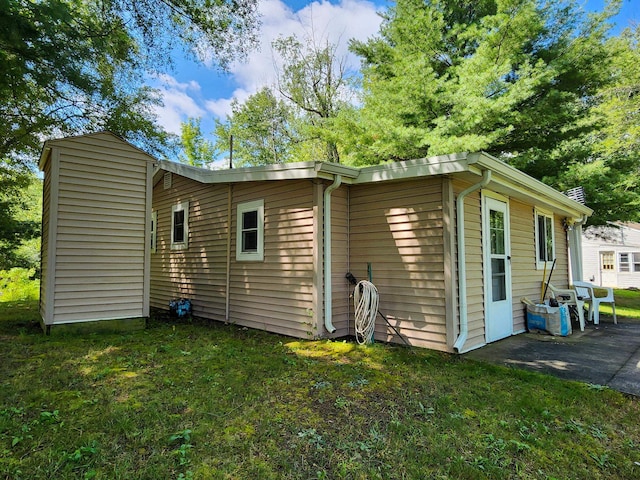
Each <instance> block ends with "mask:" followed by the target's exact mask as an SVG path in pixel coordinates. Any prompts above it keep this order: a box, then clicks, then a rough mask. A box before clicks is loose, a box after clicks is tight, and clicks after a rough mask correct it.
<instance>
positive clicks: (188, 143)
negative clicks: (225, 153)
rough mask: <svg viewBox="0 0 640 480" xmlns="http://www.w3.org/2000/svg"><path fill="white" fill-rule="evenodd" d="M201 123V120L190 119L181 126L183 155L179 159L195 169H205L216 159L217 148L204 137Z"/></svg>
mask: <svg viewBox="0 0 640 480" xmlns="http://www.w3.org/2000/svg"><path fill="white" fill-rule="evenodd" d="M200 122H201V119H200V118H189V119H187V121H186V122H182V123H181V125H180V131H181V135H180V140H181V143H182V151H183V153H182V154H181V155H179V157H178V159H179V160H180V162H182V163H186V164H188V165H193V166H195V167H205V166H207V165H208V164H210V163H211V162H213V160H214V158H215V147H214V146H213V144H212V143H211V142H210V141H208V140H205V138H204V137H203V135H202V129H201V128H200Z"/></svg>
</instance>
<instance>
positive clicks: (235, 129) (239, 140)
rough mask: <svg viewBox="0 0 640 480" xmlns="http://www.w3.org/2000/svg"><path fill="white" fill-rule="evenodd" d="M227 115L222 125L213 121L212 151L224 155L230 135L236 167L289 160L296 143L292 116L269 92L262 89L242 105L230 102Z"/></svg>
mask: <svg viewBox="0 0 640 480" xmlns="http://www.w3.org/2000/svg"><path fill="white" fill-rule="evenodd" d="M231 112H232V113H231V115H230V116H227V118H226V121H224V122H221V121H216V128H215V135H216V139H217V140H216V148H217V149H218V151H219V152H220V153H226V152H228V151H229V139H230V137H231V136H232V135H233V162H234V164H235V165H236V166H255V165H269V164H275V163H286V162H288V161H290V160H291V158H292V155H293V150H294V146H295V144H296V143H297V141H298V139H297V133H296V129H295V119H294V117H293V112H292V110H291V108H289V106H288V105H287V104H285V103H284V102H283V101H282V100H279V99H278V98H276V95H275V93H274V92H273V91H272V90H271V89H270V88H268V87H264V88H263V89H262V90H260V91H258V92H257V93H255V94H253V95H251V96H250V97H249V98H248V99H247V100H246V101H245V102H244V103H242V104H241V103H239V102H238V101H237V100H235V99H234V100H233V102H232V103H231Z"/></svg>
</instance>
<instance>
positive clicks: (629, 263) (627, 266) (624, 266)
mask: <svg viewBox="0 0 640 480" xmlns="http://www.w3.org/2000/svg"><path fill="white" fill-rule="evenodd" d="M618 265H619V267H620V271H621V272H640V252H633V253H621V254H620V256H619V257H618Z"/></svg>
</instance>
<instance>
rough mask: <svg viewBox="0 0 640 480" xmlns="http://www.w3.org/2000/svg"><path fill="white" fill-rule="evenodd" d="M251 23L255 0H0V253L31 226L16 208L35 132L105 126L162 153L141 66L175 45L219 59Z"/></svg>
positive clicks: (241, 46) (150, 66)
mask: <svg viewBox="0 0 640 480" xmlns="http://www.w3.org/2000/svg"><path fill="white" fill-rule="evenodd" d="M256 23H257V19H256V0H162V1H156V0H42V1H29V0H0V99H1V100H0V181H1V182H2V190H0V250H1V251H0V253H1V254H2V259H3V260H6V261H18V259H17V257H16V255H17V254H16V252H15V248H16V247H17V245H18V244H19V243H20V242H18V240H19V239H26V238H28V237H30V236H33V235H35V234H36V233H37V232H36V229H35V227H34V225H33V224H32V223H29V222H26V221H23V220H20V219H19V212H18V211H17V210H16V208H17V206H18V205H20V201H19V199H20V198H21V189H23V188H26V185H27V183H28V182H26V181H24V178H27V177H29V172H30V169H31V168H33V167H34V165H33V159H34V158H36V157H37V154H38V152H39V150H40V148H41V145H42V141H43V139H45V138H49V137H52V136H61V135H76V134H80V133H84V132H91V131H99V130H110V131H112V132H113V133H115V134H117V135H120V136H121V137H123V138H125V139H127V140H129V141H131V142H132V143H134V144H136V145H138V146H140V147H142V148H144V149H145V150H147V151H149V152H150V153H152V154H156V155H162V154H163V153H165V152H167V151H168V149H169V148H170V146H171V142H170V137H169V136H168V135H167V133H166V132H164V131H163V130H162V128H161V127H159V125H158V124H157V122H156V118H155V115H154V113H153V107H154V106H155V105H158V104H159V103H160V101H161V100H160V98H159V96H158V94H157V92H155V91H153V90H151V89H149V88H147V87H145V86H144V85H143V84H142V81H143V78H144V74H145V73H147V72H156V71H162V70H164V69H166V68H168V66H169V64H168V62H167V58H168V54H169V53H170V51H171V49H173V48H176V47H178V46H182V47H183V48H184V49H185V50H188V51H190V52H191V53H192V54H193V55H196V56H198V57H199V58H205V57H206V58H208V59H212V60H215V61H217V62H218V64H219V65H220V66H222V67H224V66H225V65H227V64H228V63H229V62H230V61H231V59H233V58H236V57H241V56H242V55H243V53H244V52H246V49H247V48H248V47H250V46H251V45H252V43H253V41H254V35H253V32H254V28H255V26H256ZM10 259H13V260H10Z"/></svg>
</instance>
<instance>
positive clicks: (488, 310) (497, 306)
mask: <svg viewBox="0 0 640 480" xmlns="http://www.w3.org/2000/svg"><path fill="white" fill-rule="evenodd" d="M492 210H493V211H498V212H502V213H503V214H504V237H503V238H504V249H503V251H502V252H492V250H491V247H492V245H491V244H492V242H491V233H490V227H489V219H490V211H492ZM509 215H510V214H509V199H508V198H507V197H504V196H502V195H499V194H497V193H495V192H491V191H488V190H483V191H482V257H483V258H482V266H483V279H484V281H483V284H484V318H485V322H484V324H485V340H486V342H487V343H489V342H495V341H497V340H500V339H502V338H505V337H508V336H510V335H512V334H513V299H512V285H511V231H510V223H511V220H510V216H509ZM500 250H502V249H500ZM493 260H495V261H497V262H498V263H499V264H500V265H503V266H504V285H503V288H504V291H503V292H502V294H501V295H500V296H501V297H503V298H501V299H499V300H498V301H493V298H494V292H493V271H492V265H493ZM500 273H502V272H500Z"/></svg>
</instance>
